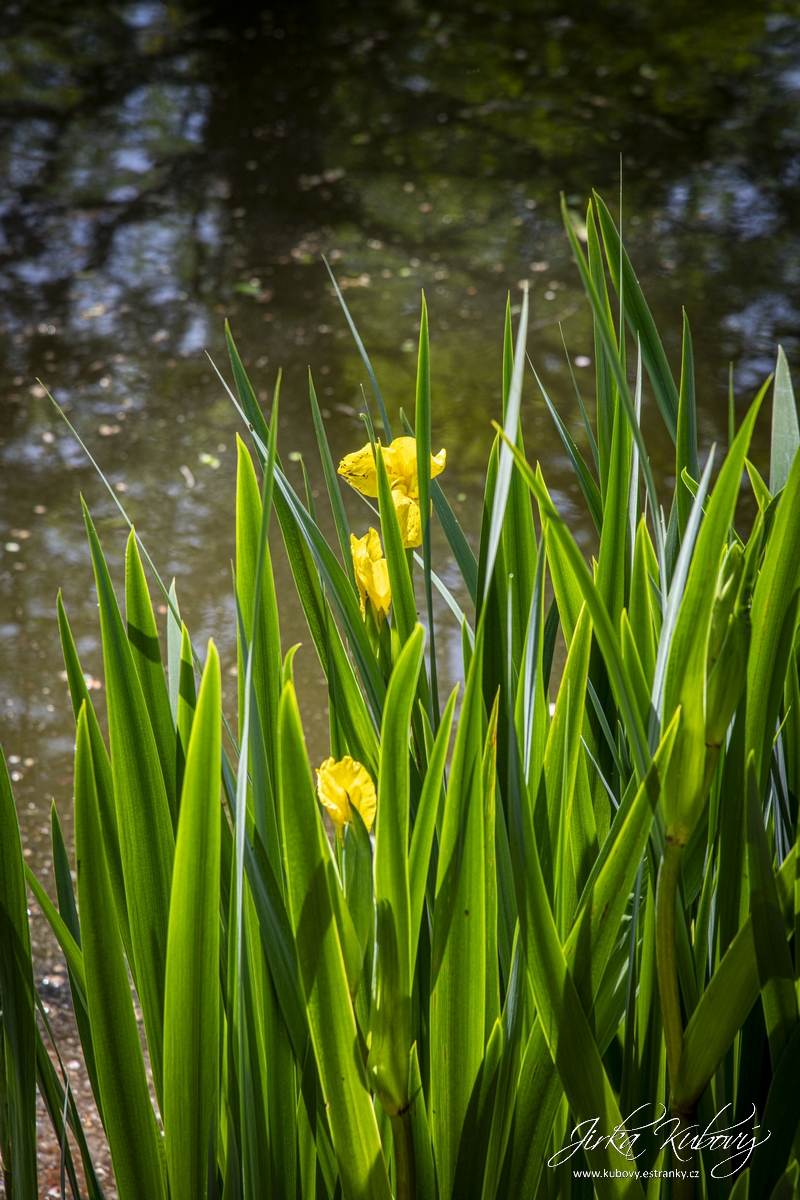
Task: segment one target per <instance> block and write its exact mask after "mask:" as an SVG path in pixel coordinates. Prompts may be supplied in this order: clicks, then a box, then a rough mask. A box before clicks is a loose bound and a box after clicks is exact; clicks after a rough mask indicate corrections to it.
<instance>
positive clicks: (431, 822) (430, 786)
mask: <svg viewBox="0 0 800 1200" xmlns="http://www.w3.org/2000/svg"><path fill="white" fill-rule="evenodd" d="M457 695H458V687H455V688H453V690H452V692H451V693H450V696H449V698H448V701H447V704H446V705H445V709H444V712H443V713H442V720H441V723H440V725H439V728H438V730H437V732H436V737H435V739H434V743H433V748H432V750H431V752H430V754H429V755H428V770H427V771H426V773H425V781H424V783H423V785H422V795H421V796H420V798H419V804H418V805H417V815H416V818H415V820H414V832H413V833H412V835H411V847H410V850H409V856H408V879H409V895H410V900H411V926H410V928H411V972H412V975H413V973H414V969H415V967H416V959H417V949H418V945H419V928H420V923H421V921H422V914H423V911H424V907H425V887H426V883H427V879H428V866H429V863H430V858H431V850H432V848H433V840H434V834H435V833H436V817H437V815H438V811H439V801H440V798H441V792H442V781H443V779H444V769H445V764H446V762H447V751H448V747H449V745H450V731H451V729H452V726H453V713H454V712H455V707H456V697H457Z"/></svg>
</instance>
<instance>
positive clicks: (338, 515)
mask: <svg viewBox="0 0 800 1200" xmlns="http://www.w3.org/2000/svg"><path fill="white" fill-rule="evenodd" d="M308 394H309V397H310V399H311V415H312V417H313V419H314V432H315V433H316V435H317V446H318V447H319V456H320V458H321V459H322V473H323V475H324V476H325V486H326V487H327V489H328V499H329V500H330V505H331V512H332V513H333V520H334V523H335V525H336V535H337V537H338V538H339V546H340V548H341V551H342V561H343V562H344V568H345V571H346V572H347V575H348V578H349V580H350V583H351V584H352V585H353V588H354V589H355V586H356V577H355V573H354V571H353V557H352V554H351V553H350V526H349V525H348V523H347V513H346V512H345V508H344V501H343V500H342V493H341V491H340V490H339V480H338V478H337V475H336V468H335V467H334V465H333V459H332V457H331V451H330V447H329V445H328V435H327V433H326V432H325V423H324V422H323V420H322V413H321V412H320V410H319V403H318V401H317V393H316V392H315V390H314V382H313V380H312V378H311V372H310V371H309V372H308Z"/></svg>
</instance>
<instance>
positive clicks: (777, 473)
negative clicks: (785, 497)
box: [769, 346, 800, 496]
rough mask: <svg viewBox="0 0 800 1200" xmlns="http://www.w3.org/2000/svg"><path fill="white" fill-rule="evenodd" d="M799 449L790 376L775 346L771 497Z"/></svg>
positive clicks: (781, 351)
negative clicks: (776, 354)
mask: <svg viewBox="0 0 800 1200" xmlns="http://www.w3.org/2000/svg"><path fill="white" fill-rule="evenodd" d="M798 448H800V424H798V420H797V402H796V401H795V398H794V388H793V387H792V377H791V375H790V373H789V364H788V362H787V361H786V354H785V353H784V349H783V346H779V347H778V362H777V364H776V366H775V390H774V392H773V399H772V442H771V446H770V456H769V490H770V491H771V492H772V494H773V496H774V495H775V493H776V492H779V491H780V490H781V488H782V487H784V486H785V484H786V481H787V479H788V478H789V471H790V470H791V466H792V463H793V462H794V456H795V454H796V453H797V451H798Z"/></svg>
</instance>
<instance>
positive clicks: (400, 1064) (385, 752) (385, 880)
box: [367, 625, 425, 1117]
mask: <svg viewBox="0 0 800 1200" xmlns="http://www.w3.org/2000/svg"><path fill="white" fill-rule="evenodd" d="M424 645H425V631H424V630H423V628H422V626H421V625H417V627H416V629H415V630H414V632H413V633H412V634H411V636H410V637H409V639H408V640H407V642H406V644H405V646H404V647H403V650H402V652H401V654H400V656H399V658H398V660H397V662H396V663H395V665H394V669H393V671H392V675H391V679H390V680H389V688H388V691H387V693H386V705H385V707H384V710H383V724H382V727H381V763H380V774H379V777H378V812H377V819H376V825H375V904H376V910H377V924H376V932H375V967H374V980H373V991H372V1008H371V1012H370V1032H371V1041H370V1051H369V1060H368V1063H367V1069H368V1071H369V1073H370V1082H371V1083H372V1085H373V1087H374V1088H375V1090H376V1092H377V1093H378V1095H379V1097H380V1100H381V1103H382V1104H383V1107H384V1109H386V1112H387V1114H388V1115H389V1116H390V1117H391V1116H394V1115H396V1114H397V1113H398V1112H400V1111H402V1110H404V1109H405V1108H406V1106H407V1105H408V1069H409V1057H408V1056H409V1054H410V1052H411V1040H412V1038H411V983H412V976H411V936H412V934H411V899H410V892H409V866H408V829H409V784H410V776H409V758H408V738H409V725H410V723H411V710H412V707H413V705H414V697H415V695H416V691H417V676H418V675H419V670H420V666H421V664H422V656H423V649H424Z"/></svg>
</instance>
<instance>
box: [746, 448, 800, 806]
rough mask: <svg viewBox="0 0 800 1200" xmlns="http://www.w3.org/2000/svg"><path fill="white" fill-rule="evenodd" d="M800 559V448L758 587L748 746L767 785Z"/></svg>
mask: <svg viewBox="0 0 800 1200" xmlns="http://www.w3.org/2000/svg"><path fill="white" fill-rule="evenodd" d="M798 564H800V452H798V453H795V456H794V461H793V463H792V466H791V469H790V471H789V475H788V478H787V480H786V486H785V488H784V490H783V493H782V495H781V500H780V503H779V505H778V511H777V513H776V515H775V519H774V524H773V526H772V531H771V533H770V535H769V541H768V542H767V550H766V554H765V557H764V562H763V565H762V567H761V571H760V572H759V576H758V581H757V583H756V585H755V588H754V591H753V604H752V608H751V626H752V633H751V638H750V653H749V657H748V660H747V749H748V750H751V749H752V750H755V752H756V775H757V778H758V781H759V787H760V788H762V789H763V788H764V786H765V784H766V780H767V774H768V770H769V760H770V755H771V752H772V742H773V738H774V736H775V726H776V722H777V717H778V710H779V708H780V703H781V697H782V695H783V682H784V678H785V674H786V664H787V661H788V657H789V651H790V647H791V644H792V641H793V633H794V624H793V618H792V607H793V605H794V604H795V603H796V593H797V586H798V570H799V566H798Z"/></svg>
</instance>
